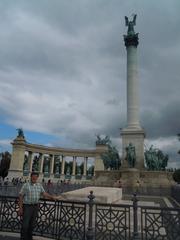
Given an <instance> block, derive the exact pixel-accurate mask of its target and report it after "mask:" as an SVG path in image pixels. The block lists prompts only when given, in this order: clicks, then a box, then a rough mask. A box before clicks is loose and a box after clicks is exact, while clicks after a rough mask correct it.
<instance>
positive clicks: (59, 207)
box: [0, 192, 180, 240]
mask: <svg viewBox="0 0 180 240" xmlns="http://www.w3.org/2000/svg"><path fill="white" fill-rule="evenodd" d="M94 197H95V196H94V195H93V192H91V193H90V195H89V196H88V198H89V201H88V202H72V201H55V202H54V201H50V200H49V201H47V200H42V199H41V201H40V203H39V212H38V218H37V223H36V227H35V229H34V234H35V235H37V236H38V235H39V236H44V237H49V238H51V239H59V240H60V239H61V240H84V239H88V240H92V239H93V240H94V239H96V240H129V239H142V240H180V208H160V207H147V206H146V207H145V206H138V204H137V198H136V195H134V197H133V199H132V200H133V205H120V204H118V205H116V204H98V203H96V202H95V201H94ZM88 206H89V207H88ZM18 210H19V206H18V199H17V198H15V197H4V196H0V231H4V232H16V233H17V232H20V230H21V219H20V217H19V216H18ZM86 214H87V215H88V219H86V218H87V217H86ZM136 214H137V216H136ZM137 218H138V220H139V221H138V220H137ZM86 230H87V231H86Z"/></svg>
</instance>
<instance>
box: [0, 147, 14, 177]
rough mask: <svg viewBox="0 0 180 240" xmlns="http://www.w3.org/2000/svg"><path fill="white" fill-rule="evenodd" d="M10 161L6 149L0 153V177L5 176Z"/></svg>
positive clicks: (9, 155)
mask: <svg viewBox="0 0 180 240" xmlns="http://www.w3.org/2000/svg"><path fill="white" fill-rule="evenodd" d="M10 162H11V154H10V153H9V152H8V151H6V152H2V153H1V161H0V177H2V178H3V179H4V178H5V177H7V175H8V170H9V167H10Z"/></svg>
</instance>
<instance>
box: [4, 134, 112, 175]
mask: <svg viewBox="0 0 180 240" xmlns="http://www.w3.org/2000/svg"><path fill="white" fill-rule="evenodd" d="M12 146H13V149H12V158H11V164H10V169H9V174H8V177H9V178H12V177H23V176H25V175H26V176H29V175H30V173H31V172H32V171H37V172H38V173H39V174H40V176H41V177H42V178H44V177H49V178H60V179H63V178H65V177H67V176H70V178H71V179H73V178H74V179H75V178H77V177H78V178H82V179H86V177H87V176H88V173H89V172H88V167H87V166H89V164H88V161H89V160H90V159H91V160H93V161H94V167H92V168H91V175H94V174H96V171H98V170H100V171H102V170H104V164H103V160H102V158H101V155H102V154H103V153H105V152H107V151H108V147H107V145H105V144H98V143H96V148H95V149H67V148H60V147H47V146H43V145H38V144H31V143H27V142H26V139H25V137H24V135H18V136H17V137H16V138H15V139H14V141H13V142H12ZM67 158H71V161H70V163H67V161H66V160H67ZM79 159H81V160H82V161H81V162H82V163H81V165H80V166H78V162H79Z"/></svg>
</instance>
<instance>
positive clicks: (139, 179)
mask: <svg viewBox="0 0 180 240" xmlns="http://www.w3.org/2000/svg"><path fill="white" fill-rule="evenodd" d="M93 183H94V185H95V186H108V187H113V186H117V185H118V184H119V185H120V186H122V190H123V193H125V194H132V193H133V192H138V193H139V194H142V195H157V196H165V195H170V193H171V186H173V185H175V182H174V180H173V177H172V172H165V171H146V170H138V169H135V168H124V169H121V170H116V171H97V172H96V176H95V178H94V182H93Z"/></svg>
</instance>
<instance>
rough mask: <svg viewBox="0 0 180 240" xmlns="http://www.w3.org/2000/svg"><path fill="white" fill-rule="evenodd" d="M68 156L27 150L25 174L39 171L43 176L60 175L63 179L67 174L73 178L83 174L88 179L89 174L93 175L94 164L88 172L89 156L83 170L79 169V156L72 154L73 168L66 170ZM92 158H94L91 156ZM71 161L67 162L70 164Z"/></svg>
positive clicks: (84, 161)
mask: <svg viewBox="0 0 180 240" xmlns="http://www.w3.org/2000/svg"><path fill="white" fill-rule="evenodd" d="M66 157H68V156H64V155H54V154H43V153H33V152H32V151H26V152H25V155H24V164H23V173H24V175H27V174H29V172H32V171H37V172H39V174H40V175H42V177H60V178H61V179H63V178H64V177H65V176H67V175H68V176H71V178H72V179H74V178H75V176H76V175H81V176H82V178H83V179H86V177H87V175H91V176H92V175H93V172H92V170H93V166H91V169H92V170H91V174H90V173H89V174H88V172H87V171H88V169H87V165H88V159H90V158H89V157H86V156H85V157H81V158H83V172H81V171H80V172H79V171H78V165H77V160H79V158H78V157H77V156H71V158H72V161H71V162H69V163H72V164H71V165H72V169H69V170H70V171H68V170H67V169H66V171H65V165H66V163H67V162H66ZM91 160H92V158H91ZM69 163H67V164H68V165H69Z"/></svg>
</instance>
